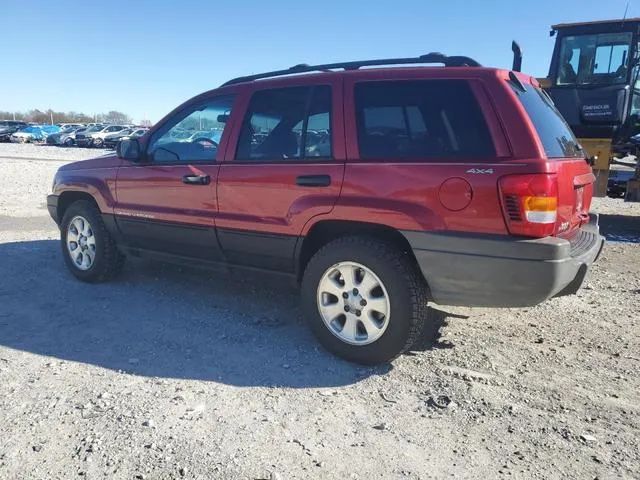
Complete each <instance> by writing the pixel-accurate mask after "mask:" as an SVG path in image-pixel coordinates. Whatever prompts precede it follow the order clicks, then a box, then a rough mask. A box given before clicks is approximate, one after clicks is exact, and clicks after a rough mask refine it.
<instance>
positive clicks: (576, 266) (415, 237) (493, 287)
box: [403, 214, 604, 307]
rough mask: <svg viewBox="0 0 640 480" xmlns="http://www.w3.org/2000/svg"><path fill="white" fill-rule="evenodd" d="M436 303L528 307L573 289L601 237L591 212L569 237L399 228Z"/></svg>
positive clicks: (599, 248)
mask: <svg viewBox="0 0 640 480" xmlns="http://www.w3.org/2000/svg"><path fill="white" fill-rule="evenodd" d="M403 234H404V235H405V237H406V238H407V240H408V241H409V244H410V245H411V247H412V249H413V253H414V255H415V257H416V259H417V260H418V264H419V265H420V269H421V270H422V273H423V275H424V277H425V279H426V280H427V283H428V284H429V288H430V290H431V295H432V297H433V300H434V301H435V302H436V303H438V304H441V305H459V306H468V307H529V306H533V305H537V304H539V303H541V302H543V301H545V300H546V299H548V298H551V297H554V296H561V295H570V294H573V293H575V292H577V291H578V289H579V288H580V286H581V285H582V283H583V282H584V279H585V277H586V274H587V271H588V269H589V266H590V265H591V264H592V263H593V262H595V261H596V259H597V258H598V256H599V255H600V252H601V251H602V247H603V246H604V238H603V237H602V236H601V235H600V233H599V227H598V216H597V215H595V214H591V218H590V221H589V223H588V224H587V225H584V226H583V227H582V228H581V229H580V230H579V231H578V233H577V234H576V236H575V237H574V238H573V239H572V240H571V241H569V240H565V239H562V238H557V237H547V238H540V239H522V238H519V239H518V238H513V237H505V236H496V235H486V236H480V235H467V234H451V233H446V234H443V233H426V232H403Z"/></svg>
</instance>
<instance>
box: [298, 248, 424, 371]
mask: <svg viewBox="0 0 640 480" xmlns="http://www.w3.org/2000/svg"><path fill="white" fill-rule="evenodd" d="M342 262H355V263H357V264H360V265H363V266H365V267H366V268H367V269H369V270H371V271H372V272H373V273H374V274H375V275H376V276H377V277H378V278H379V279H380V281H381V282H382V284H384V287H385V289H386V291H387V294H388V298H389V303H390V315H389V318H388V319H387V321H388V325H387V327H386V330H385V331H384V333H383V334H382V335H381V336H380V337H379V338H377V340H375V341H374V342H373V343H369V344H366V345H354V344H352V343H347V342H345V341H343V340H341V339H340V338H339V337H338V336H337V335H336V334H334V333H332V331H331V330H330V327H329V326H327V324H326V323H325V321H324V320H323V317H322V315H321V313H320V306H319V299H318V289H319V285H320V282H321V281H322V279H323V278H325V272H327V271H328V270H329V269H330V268H332V266H335V265H338V264H340V263H342ZM336 298H337V297H336ZM427 300H428V287H427V284H426V282H425V280H424V277H423V276H422V274H421V273H420V271H419V269H418V268H417V265H416V264H415V260H414V259H413V256H412V255H410V254H409V253H407V252H404V251H403V250H402V249H400V248H398V247H397V246H396V245H394V244H391V243H388V242H385V241H381V240H378V239H376V238H370V237H364V236H350V237H342V238H339V239H336V240H334V241H332V242H330V243H328V244H327V245H325V246H324V247H322V248H321V249H320V250H319V251H318V252H317V253H316V254H315V255H314V256H313V257H312V258H311V260H310V261H309V263H308V264H307V266H306V268H305V272H304V277H303V281H302V303H303V312H304V313H305V315H306V318H307V321H308V322H309V325H310V327H311V330H312V331H313V333H314V334H315V336H316V337H317V339H318V340H319V342H320V343H321V344H322V346H323V347H324V348H326V349H327V350H328V351H330V352H332V353H334V354H335V355H337V356H339V357H342V358H344V359H346V360H349V361H352V362H356V363H360V364H365V365H375V364H380V363H387V362H390V361H391V360H393V359H394V358H396V357H397V356H398V355H400V354H402V353H403V352H406V351H408V350H409V349H410V348H411V347H412V346H413V344H414V343H415V342H416V340H417V339H418V337H419V336H420V334H421V332H422V329H423V327H424V325H425V323H426V322H427V321H428V319H427V315H428V308H427Z"/></svg>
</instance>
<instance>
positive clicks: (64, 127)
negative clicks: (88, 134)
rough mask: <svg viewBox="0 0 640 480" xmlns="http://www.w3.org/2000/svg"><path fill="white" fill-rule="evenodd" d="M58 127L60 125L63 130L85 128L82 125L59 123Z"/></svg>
mask: <svg viewBox="0 0 640 480" xmlns="http://www.w3.org/2000/svg"><path fill="white" fill-rule="evenodd" d="M56 125H58V126H59V127H60V128H61V129H62V130H66V129H68V128H75V129H78V128H82V127H84V125H83V124H82V123H57V124H56Z"/></svg>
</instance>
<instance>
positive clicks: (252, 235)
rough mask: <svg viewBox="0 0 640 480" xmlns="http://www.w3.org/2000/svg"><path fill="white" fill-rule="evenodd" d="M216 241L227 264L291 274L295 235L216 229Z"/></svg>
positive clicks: (292, 271) (296, 238)
mask: <svg viewBox="0 0 640 480" xmlns="http://www.w3.org/2000/svg"><path fill="white" fill-rule="evenodd" d="M217 235H218V241H219V242H220V246H221V248H222V251H223V252H224V255H225V257H226V259H227V261H228V262H229V263H232V264H237V265H244V266H250V267H256V268H261V269H266V270H277V271H282V272H286V273H294V272H295V268H294V256H295V249H296V242H297V240H298V237H297V236H295V235H278V234H266V233H259V232H251V231H245V230H231V229H221V228H218V229H217Z"/></svg>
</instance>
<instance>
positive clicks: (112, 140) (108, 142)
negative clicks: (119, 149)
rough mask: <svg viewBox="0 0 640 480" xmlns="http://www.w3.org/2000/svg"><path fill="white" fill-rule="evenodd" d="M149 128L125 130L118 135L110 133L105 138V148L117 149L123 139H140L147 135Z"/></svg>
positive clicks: (117, 133)
mask: <svg viewBox="0 0 640 480" xmlns="http://www.w3.org/2000/svg"><path fill="white" fill-rule="evenodd" d="M148 130H149V129H148V128H125V129H124V130H120V131H119V132H116V133H110V134H109V135H107V136H106V137H104V146H105V148H116V145H118V142H120V140H122V139H123V138H138V137H141V136H142V135H144V134H145V133H147V131H148Z"/></svg>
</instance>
